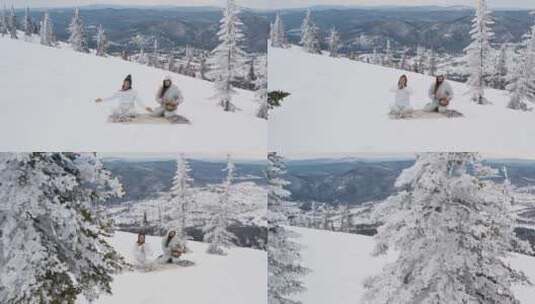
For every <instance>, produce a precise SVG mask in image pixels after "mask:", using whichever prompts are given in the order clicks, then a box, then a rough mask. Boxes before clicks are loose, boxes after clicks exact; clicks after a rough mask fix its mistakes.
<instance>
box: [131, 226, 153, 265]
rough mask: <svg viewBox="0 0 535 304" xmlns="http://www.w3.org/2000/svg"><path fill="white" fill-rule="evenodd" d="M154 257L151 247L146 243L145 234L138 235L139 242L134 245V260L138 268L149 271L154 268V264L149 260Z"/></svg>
mask: <svg viewBox="0 0 535 304" xmlns="http://www.w3.org/2000/svg"><path fill="white" fill-rule="evenodd" d="M151 255H152V252H151V250H150V247H149V245H148V244H147V243H145V233H143V232H140V233H139V234H138V235H137V241H136V244H135V245H134V258H135V260H136V266H138V267H139V268H140V269H142V270H145V271H148V270H150V269H151V268H152V263H151V262H150V261H149V260H148V258H149V257H150V256H151Z"/></svg>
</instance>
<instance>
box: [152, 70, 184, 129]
mask: <svg viewBox="0 0 535 304" xmlns="http://www.w3.org/2000/svg"><path fill="white" fill-rule="evenodd" d="M156 102H158V104H159V105H160V106H159V107H157V108H156V109H151V110H150V112H152V116H154V117H165V118H167V119H169V120H174V119H176V117H177V116H178V114H177V109H178V106H179V105H180V104H181V103H183V102H184V98H183V97H182V93H181V92H180V90H179V89H178V87H177V86H176V85H174V84H173V82H172V81H171V76H166V77H165V78H164V79H163V84H162V86H161V87H160V89H159V90H158V93H157V94H156Z"/></svg>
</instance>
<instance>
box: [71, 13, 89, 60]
mask: <svg viewBox="0 0 535 304" xmlns="http://www.w3.org/2000/svg"><path fill="white" fill-rule="evenodd" d="M69 33H70V36H69V44H70V45H71V47H72V49H73V50H75V51H77V52H83V53H87V52H89V48H88V47H87V39H86V35H85V28H84V22H83V20H82V17H81V16H80V9H79V8H76V9H75V10H74V15H73V17H72V20H71V24H70V25H69Z"/></svg>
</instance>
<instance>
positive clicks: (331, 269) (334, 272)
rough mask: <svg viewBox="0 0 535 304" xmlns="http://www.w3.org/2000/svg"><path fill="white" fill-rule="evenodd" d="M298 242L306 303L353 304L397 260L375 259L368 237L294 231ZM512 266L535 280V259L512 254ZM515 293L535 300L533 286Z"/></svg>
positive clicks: (302, 296) (522, 298)
mask: <svg viewBox="0 0 535 304" xmlns="http://www.w3.org/2000/svg"><path fill="white" fill-rule="evenodd" d="M292 230H294V231H296V232H298V233H300V234H301V238H300V239H297V240H296V241H298V242H299V243H301V244H302V245H303V246H305V249H304V250H303V252H302V254H303V264H304V266H306V267H308V268H310V269H311V270H312V272H311V273H310V274H309V275H307V276H306V277H305V287H306V288H307V291H305V292H304V293H303V294H300V295H297V296H296V298H297V299H299V300H301V301H302V302H303V303H306V304H323V303H338V304H354V303H359V299H360V298H361V297H362V295H363V294H364V291H365V289H364V286H363V282H364V280H365V279H366V278H367V277H369V276H371V275H374V274H378V273H380V272H381V269H382V267H383V266H384V265H385V264H386V263H389V262H393V261H394V260H395V258H396V255H395V254H394V253H389V254H388V255H387V256H381V257H373V256H372V255H371V253H372V251H373V248H374V246H375V242H374V239H373V238H371V237H367V236H362V235H355V234H347V233H339V232H329V231H322V230H312V229H305V228H295V227H292ZM509 260H510V261H509V262H510V263H511V265H512V266H513V267H514V268H516V269H519V270H522V271H524V272H525V274H526V275H527V276H528V277H529V278H530V280H531V281H532V282H534V281H535V258H534V257H530V256H524V255H518V254H513V255H512V256H511V258H510V259H509ZM514 292H515V295H516V296H517V298H518V299H519V300H520V301H521V303H522V304H529V303H532V302H533V299H534V298H535V287H534V286H516V287H514Z"/></svg>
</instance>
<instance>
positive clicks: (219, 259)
mask: <svg viewBox="0 0 535 304" xmlns="http://www.w3.org/2000/svg"><path fill="white" fill-rule="evenodd" d="M136 237H137V236H136V235H135V234H131V233H126V232H116V233H115V235H114V237H113V238H112V239H111V243H112V245H113V246H114V247H115V248H116V250H118V251H119V252H120V253H121V254H122V255H123V256H124V257H125V258H126V260H127V262H130V263H133V254H132V249H133V246H134V243H135V241H136ZM147 242H148V244H150V247H151V251H152V252H153V255H154V258H155V257H156V256H158V255H159V253H160V252H161V249H160V248H161V245H160V244H161V243H160V242H161V239H160V238H157V237H151V236H147ZM188 245H189V247H190V248H191V249H192V251H193V252H192V253H190V254H187V255H185V256H184V258H185V259H188V260H191V261H194V262H195V263H196V265H195V266H191V267H182V268H181V267H176V268H169V269H164V270H158V271H154V272H138V271H134V272H124V273H122V274H119V275H116V276H115V277H114V281H113V283H112V292H113V295H112V296H101V297H100V298H99V299H98V300H97V301H96V303H98V304H123V303H128V304H155V303H157V304H176V303H192V304H193V303H195V304H227V303H233V304H251V303H255V304H256V303H258V304H263V303H267V290H266V286H267V285H266V284H267V267H266V263H267V255H266V253H265V252H264V251H261V250H255V249H248V248H232V249H230V250H228V251H227V252H228V255H227V256H215V255H209V254H206V253H205V250H206V247H207V244H204V243H199V242H189V243H188ZM78 303H79V304H86V301H85V300H84V299H80V300H79V301H78Z"/></svg>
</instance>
